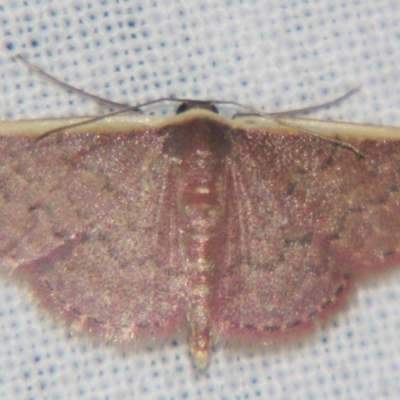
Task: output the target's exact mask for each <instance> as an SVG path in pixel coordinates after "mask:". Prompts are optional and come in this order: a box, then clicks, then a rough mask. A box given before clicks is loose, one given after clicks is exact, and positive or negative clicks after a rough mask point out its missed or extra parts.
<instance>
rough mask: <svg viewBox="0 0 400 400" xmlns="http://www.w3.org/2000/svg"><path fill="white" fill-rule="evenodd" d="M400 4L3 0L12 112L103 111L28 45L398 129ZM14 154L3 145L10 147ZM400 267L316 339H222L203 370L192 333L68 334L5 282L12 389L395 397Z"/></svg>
mask: <svg viewBox="0 0 400 400" xmlns="http://www.w3.org/2000/svg"><path fill="white" fill-rule="evenodd" d="M399 19H400V3H399V2H398V1H396V0H381V1H375V0H364V1H354V0H342V1H336V0H310V1H305V0H303V1H302V0H292V1H286V0H284V1H278V0H271V1H263V0H248V1H241V0H230V1H228V0H220V1H215V0H197V1H194V0H193V1H192V0H187V1H182V0H157V1H146V0H141V1H140V0H130V1H128V0H102V1H95V0H79V1H78V0H66V1H63V2H60V1H57V0H54V1H52V0H3V1H2V2H1V4H0V26H1V32H2V36H1V38H2V39H1V40H2V43H1V51H0V87H1V96H0V114H1V117H0V119H1V120H8V119H31V118H46V117H63V116H71V115H94V114H97V113H98V112H99V108H98V106H97V105H96V104H94V103H93V102H92V101H91V100H90V99H85V98H82V97H80V96H76V95H72V94H69V93H67V92H66V91H65V90H63V89H61V88H60V87H58V86H56V85H54V84H52V83H50V82H48V81H46V80H44V79H43V78H41V77H39V76H38V75H36V74H34V73H32V72H31V71H29V70H27V69H26V67H25V66H24V65H22V64H21V63H20V62H17V61H15V60H14V59H13V58H12V57H13V56H14V55H16V54H18V53H20V54H22V55H23V56H25V57H26V58H27V59H28V60H29V61H31V62H33V63H34V64H36V65H38V66H40V67H41V68H43V69H45V70H46V71H47V72H48V73H50V74H52V75H54V76H57V77H58V78H60V79H62V80H65V81H67V82H68V83H70V84H72V85H74V86H76V87H79V88H82V89H84V90H86V91H88V92H90V93H93V94H97V95H99V96H102V97H106V98H108V99H111V100H114V101H119V102H122V103H129V104H136V103H141V102H144V101H147V100H154V99H157V98H160V97H168V96H174V97H187V98H196V99H220V100H222V99H224V100H235V101H239V102H241V103H243V104H246V105H249V106H252V107H256V108H258V109H262V110H265V111H270V112H272V111H284V110H290V109H295V108H300V107H304V106H308V105H315V104H321V103H323V102H326V101H329V100H331V99H333V98H335V97H338V96H340V95H341V94H343V93H345V92H346V91H348V90H349V89H352V88H354V87H357V86H360V85H361V86H362V87H361V90H360V92H359V93H357V94H355V95H354V96H352V97H351V98H349V99H348V100H346V101H345V102H343V103H341V104H340V105H338V106H335V107H331V108H329V109H323V110H320V111H318V112H316V113H314V114H313V115H312V116H311V117H312V118H318V119H332V120H341V121H350V122H355V123H370V124H382V125H394V126H400V113H399V109H400V69H399V60H400V28H399V27H398V21H399ZM0 157H1V155H0ZM399 304H400V271H399V272H396V271H394V272H393V273H391V274H389V275H386V276H384V277H376V278H373V279H371V280H369V281H367V282H365V283H364V284H361V285H358V287H357V290H356V291H355V293H354V295H353V296H352V298H351V299H350V301H349V302H348V305H347V309H346V310H345V312H343V313H340V314H338V315H336V316H335V317H334V318H333V320H332V321H329V322H328V323H327V324H325V325H322V326H321V327H320V328H319V331H318V332H317V334H316V335H314V336H313V337H312V338H309V339H303V340H302V341H301V342H299V343H295V344H293V345H291V346H288V347H287V348H286V347H280V348H278V349H275V348H271V349H269V350H268V351H262V350H260V351H252V352H237V351H234V350H233V349H229V348H224V347H219V348H217V349H216V351H215V353H214V354H213V357H212V360H211V364H210V366H209V368H208V370H207V371H206V372H205V373H202V374H198V373H197V372H196V371H194V369H193V367H192V364H191V360H190V357H189V354H188V347H187V344H186V343H185V341H183V340H179V341H170V342H168V343H167V344H166V346H165V347H164V348H163V349H160V350H151V349H139V350H137V349H135V348H134V349H130V348H127V349H125V350H122V349H119V348H117V347H116V346H115V345H113V344H102V343H99V342H98V341H95V340H93V341H92V340H90V339H87V338H80V337H79V336H76V335H71V334H69V333H68V330H66V329H65V327H64V326H63V325H62V323H60V321H58V320H57V319H54V320H53V319H52V318H51V317H49V316H48V315H47V314H43V313H42V312H41V311H40V310H39V309H38V308H37V307H36V305H35V304H34V303H31V302H30V300H29V297H28V295H27V294H26V293H25V292H24V291H23V290H21V288H19V287H16V286H15V285H13V284H12V283H10V282H8V281H7V280H5V279H4V280H1V281H0V398H1V399H59V400H61V399H159V400H161V399H163V400H164V399H165V400H167V399H176V400H178V399H206V398H207V399H235V400H242V399H256V398H260V399H269V400H272V399H287V400H289V399H290V400H293V399H308V400H311V399H318V400H323V399H364V400H367V399H371V400H377V399H398V398H400V379H399V374H400V307H399Z"/></svg>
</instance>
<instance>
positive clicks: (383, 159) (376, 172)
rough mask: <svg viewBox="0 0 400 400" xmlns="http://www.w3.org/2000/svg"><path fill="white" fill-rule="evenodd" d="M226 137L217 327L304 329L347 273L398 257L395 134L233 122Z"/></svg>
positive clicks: (345, 284) (330, 301)
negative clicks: (367, 135) (387, 137)
mask: <svg viewBox="0 0 400 400" xmlns="http://www.w3.org/2000/svg"><path fill="white" fill-rule="evenodd" d="M341 141H342V144H341ZM232 143H233V146H232V155H231V158H230V166H229V168H228V171H227V173H228V174H229V177H230V178H229V179H230V190H231V195H230V196H229V197H228V206H227V225H226V227H227V236H226V241H225V249H224V251H222V252H221V254H220V259H219V260H218V263H217V267H216V271H217V272H216V277H215V285H216V289H215V301H214V304H215V309H214V318H215V322H216V327H215V329H216V331H217V332H218V333H219V334H220V335H221V336H223V337H232V336H233V337H235V336H238V337H240V338H242V337H245V336H246V335H252V336H254V337H259V338H260V339H265V338H268V337H274V336H279V337H282V334H290V333H291V332H293V331H297V330H299V329H301V328H306V327H308V326H310V325H312V322H313V320H314V319H315V318H316V317H318V316H321V315H323V314H326V313H327V312H328V311H329V310H330V309H331V308H332V307H335V304H337V303H339V302H340V299H341V297H342V296H343V295H344V293H345V292H346V291H347V290H348V288H349V286H350V283H351V281H352V278H353V277H354V276H356V275H357V274H360V273H364V272H366V271H371V270H373V269H378V268H383V267H386V266H388V265H392V264H394V263H396V262H399V261H400V248H399V247H400V246H399V245H400V204H399V203H400V193H399V183H400V178H399V171H400V160H399V155H400V145H399V143H398V142H396V141H391V142H387V141H383V140H381V141H379V140H378V141H373V140H355V139H348V138H340V139H338V140H337V143H335V142H334V141H330V140H327V139H324V138H319V137H316V136H314V135H311V134H307V133H301V132H300V133H299V134H292V135H288V134H279V132H276V133H273V132H267V131H257V130H253V131H239V132H238V131H233V132H232ZM348 145H353V146H354V147H353V149H351V147H350V146H348Z"/></svg>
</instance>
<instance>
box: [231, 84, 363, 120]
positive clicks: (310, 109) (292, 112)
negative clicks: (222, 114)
mask: <svg viewBox="0 0 400 400" xmlns="http://www.w3.org/2000/svg"><path fill="white" fill-rule="evenodd" d="M360 89H361V86H358V87H356V88H354V89H351V90H349V91H348V92H347V93H345V94H343V95H342V96H340V97H337V98H336V99H333V100H330V101H327V102H326V103H322V104H318V105H315V106H311V107H304V108H298V109H296V110H289V111H282V112H273V113H265V112H261V111H255V112H249V113H239V114H235V115H234V116H233V118H241V117H247V116H251V115H258V116H260V117H290V116H294V115H297V114H305V113H308V112H314V111H317V110H320V109H322V108H326V107H330V106H333V105H338V104H339V103H341V102H342V101H343V100H346V99H348V98H349V97H350V96H353V94H355V93H357V92H358V91H359V90H360ZM245 108H246V107H245Z"/></svg>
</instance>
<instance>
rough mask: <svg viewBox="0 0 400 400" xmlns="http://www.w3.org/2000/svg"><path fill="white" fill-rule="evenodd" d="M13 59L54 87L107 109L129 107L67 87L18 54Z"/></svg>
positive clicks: (67, 85) (66, 84)
mask: <svg viewBox="0 0 400 400" xmlns="http://www.w3.org/2000/svg"><path fill="white" fill-rule="evenodd" d="M15 58H16V59H17V60H19V61H21V62H22V63H23V64H25V65H26V66H27V67H28V68H29V69H30V70H32V71H34V72H36V73H37V74H39V75H42V76H43V77H45V78H46V79H48V80H49V81H51V82H53V83H55V84H56V85H58V86H60V87H62V88H63V89H65V90H68V91H70V92H73V93H77V94H79V95H81V96H83V97H88V98H90V99H93V100H95V101H96V102H97V103H99V104H100V105H102V106H108V107H113V108H116V107H117V108H126V107H129V105H126V104H121V103H116V102H114V101H111V100H107V99H103V98H102V97H99V96H96V95H94V94H91V93H88V92H85V91H84V90H82V89H78V88H76V87H74V86H71V85H69V84H68V83H65V82H62V81H60V80H59V79H57V78H55V77H54V76H51V75H50V74H48V73H47V72H45V71H43V70H42V69H41V68H39V67H37V66H36V65H34V64H32V63H30V62H29V61H28V60H26V59H25V58H24V57H22V56H21V55H20V54H17V55H16V56H15Z"/></svg>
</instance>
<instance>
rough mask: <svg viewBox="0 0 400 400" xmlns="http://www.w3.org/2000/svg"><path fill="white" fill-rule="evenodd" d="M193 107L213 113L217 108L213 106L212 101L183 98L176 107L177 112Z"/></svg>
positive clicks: (216, 112)
mask: <svg viewBox="0 0 400 400" xmlns="http://www.w3.org/2000/svg"><path fill="white" fill-rule="evenodd" d="M194 108H200V109H202V110H208V111H211V112H213V113H215V114H218V108H217V107H216V106H215V104H214V102H213V101H201V100H185V101H183V102H182V103H181V104H180V105H179V107H178V108H177V109H176V113H177V114H182V113H184V112H186V111H189V110H192V109H194Z"/></svg>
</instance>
